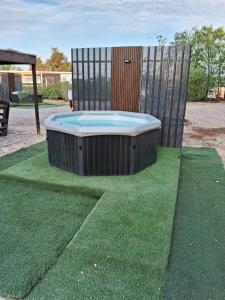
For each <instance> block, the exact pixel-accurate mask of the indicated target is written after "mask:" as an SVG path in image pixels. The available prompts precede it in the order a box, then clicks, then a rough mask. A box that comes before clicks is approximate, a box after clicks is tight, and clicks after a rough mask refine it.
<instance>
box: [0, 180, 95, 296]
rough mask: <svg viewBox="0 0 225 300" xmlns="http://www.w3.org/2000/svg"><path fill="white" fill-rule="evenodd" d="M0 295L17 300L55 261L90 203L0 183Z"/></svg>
mask: <svg viewBox="0 0 225 300" xmlns="http://www.w3.org/2000/svg"><path fill="white" fill-rule="evenodd" d="M0 190H1V193H0V207H1V209H0V228H1V234H0V253H1V256H0V295H1V296H7V297H17V298H20V297H23V296H25V295H26V294H27V293H28V292H29V291H30V289H31V288H32V287H33V286H34V285H35V284H37V282H38V280H39V279H40V278H41V277H42V276H43V275H44V273H45V272H46V270H48V268H49V267H51V265H52V264H54V263H55V262H56V260H57V257H58V256H59V255H60V254H61V252H62V251H63V250H64V249H65V247H66V246H67V244H68V242H69V241H70V240H71V238H72V237H73V235H74V234H75V232H76V231H77V230H78V229H79V227H80V226H81V224H82V223H83V221H84V219H85V217H86V216H87V214H88V213H89V212H90V210H91V209H92V207H93V206H94V205H95V203H96V199H93V198H89V197H84V196H78V195H76V196H74V195H70V194H64V193H57V192H53V191H45V190H43V189H42V190H41V189H37V188H34V187H29V186H28V185H23V184H18V183H13V182H4V181H1V183H0Z"/></svg>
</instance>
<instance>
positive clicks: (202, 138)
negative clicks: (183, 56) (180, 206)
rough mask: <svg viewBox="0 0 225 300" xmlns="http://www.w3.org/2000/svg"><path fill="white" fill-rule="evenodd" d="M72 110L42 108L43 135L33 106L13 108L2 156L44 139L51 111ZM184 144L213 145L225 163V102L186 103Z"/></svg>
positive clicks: (0, 143) (1, 144) (0, 144)
mask: <svg viewBox="0 0 225 300" xmlns="http://www.w3.org/2000/svg"><path fill="white" fill-rule="evenodd" d="M60 111H70V108H69V106H67V105H66V106H63V107H62V106H60V107H51V108H41V109H40V119H41V124H42V125H41V135H40V136H38V135H37V134H36V129H35V118H34V110H33V109H22V108H11V109H10V119H9V133H8V136H7V137H0V156H3V155H5V154H7V153H11V152H14V151H16V150H18V149H20V148H23V147H28V146H30V145H32V144H35V143H38V142H40V141H43V140H45V130H44V127H43V122H44V120H45V118H47V117H48V116H49V115H50V114H52V113H56V112H60ZM185 120H186V121H185V128H184V142H183V144H184V146H192V147H202V146H203V147H214V148H216V149H217V151H218V153H219V155H220V156H221V158H222V160H223V163H224V166H225V103H193V102H188V103H187V109H186V116H185Z"/></svg>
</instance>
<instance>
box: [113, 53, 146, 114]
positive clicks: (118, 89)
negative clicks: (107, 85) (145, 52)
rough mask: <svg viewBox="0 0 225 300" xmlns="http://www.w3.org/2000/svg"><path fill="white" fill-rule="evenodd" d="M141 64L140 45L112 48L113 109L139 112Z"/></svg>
mask: <svg viewBox="0 0 225 300" xmlns="http://www.w3.org/2000/svg"><path fill="white" fill-rule="evenodd" d="M125 59H128V60H130V63H125V61H124V60H125ZM141 65H142V47H114V48H112V109H113V110H123V111H133V112H139V107H140V105H139V104H140V80H141Z"/></svg>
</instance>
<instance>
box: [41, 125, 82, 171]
mask: <svg viewBox="0 0 225 300" xmlns="http://www.w3.org/2000/svg"><path fill="white" fill-rule="evenodd" d="M47 142H48V160H49V164H50V165H51V166H54V167H58V168H61V169H63V170H66V171H70V172H73V173H78V138H77V137H76V136H74V135H71V134H67V133H63V132H59V131H54V130H47Z"/></svg>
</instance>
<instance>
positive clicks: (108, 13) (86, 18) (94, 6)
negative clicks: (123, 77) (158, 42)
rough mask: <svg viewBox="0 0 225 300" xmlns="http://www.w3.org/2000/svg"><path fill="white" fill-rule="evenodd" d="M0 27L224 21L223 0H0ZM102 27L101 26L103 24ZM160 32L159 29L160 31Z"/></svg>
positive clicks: (138, 27)
mask: <svg viewBox="0 0 225 300" xmlns="http://www.w3.org/2000/svg"><path fill="white" fill-rule="evenodd" d="M0 11H1V14H0V25H1V26H0V31H1V32H2V33H3V32H4V33H23V32H27V31H29V32H36V31H37V30H39V31H45V30H49V29H53V28H54V27H55V28H60V27H61V28H62V30H64V29H66V30H74V31H93V30H101V28H102V27H103V26H105V27H107V28H108V29H109V30H111V31H113V32H116V31H118V30H123V31H126V32H136V33H138V32H140V33H147V32H151V31H154V30H156V29H157V28H160V29H162V30H163V28H165V29H168V27H173V28H176V29H177V30H180V29H181V30H183V29H184V28H186V27H187V28H190V27H192V26H194V25H203V24H215V25H223V24H224V11H225V1H222V0H217V1H209V0H199V1H196V0H195V1H194V0H183V1H181V0H180V1H175V0H158V1H157V0H154V1H153V0H149V1H145V0H116V1H115V0H108V1H106V0H92V1H90V0H89V1H88V0H86V1H76V0H75V1H73V0H67V1H64V0H55V1H54V0H52V1H43V0H42V1H35V0H33V1H32V0H1V2H0ZM105 27H104V28H105ZM162 34H163V32H162Z"/></svg>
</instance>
